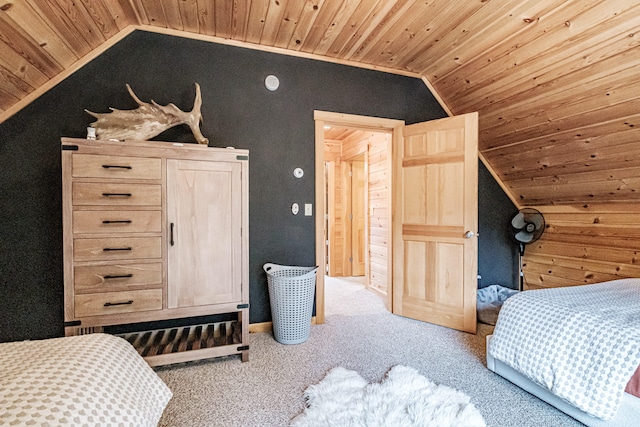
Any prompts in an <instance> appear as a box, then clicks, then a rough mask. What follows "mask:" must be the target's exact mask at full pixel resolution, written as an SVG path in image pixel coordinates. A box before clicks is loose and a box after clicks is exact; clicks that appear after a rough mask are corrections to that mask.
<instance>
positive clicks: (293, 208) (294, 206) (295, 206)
mask: <svg viewBox="0 0 640 427" xmlns="http://www.w3.org/2000/svg"><path fill="white" fill-rule="evenodd" d="M299 210H300V206H298V204H297V203H294V204H292V205H291V213H292V214H294V215H298V211H299Z"/></svg>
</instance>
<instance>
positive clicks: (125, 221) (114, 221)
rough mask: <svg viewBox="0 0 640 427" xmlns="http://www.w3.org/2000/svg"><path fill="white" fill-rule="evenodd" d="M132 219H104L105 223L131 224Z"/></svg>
mask: <svg viewBox="0 0 640 427" xmlns="http://www.w3.org/2000/svg"><path fill="white" fill-rule="evenodd" d="M131 222H132V221H131V220H130V219H120V220H109V219H106V220H104V221H102V223H103V224H131Z"/></svg>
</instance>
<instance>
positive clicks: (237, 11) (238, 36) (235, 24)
mask: <svg viewBox="0 0 640 427" xmlns="http://www.w3.org/2000/svg"><path fill="white" fill-rule="evenodd" d="M250 9H251V1H234V2H233V9H232V12H231V16H232V18H231V38H232V39H235V40H245V39H246V37H247V29H248V28H249V10H250Z"/></svg>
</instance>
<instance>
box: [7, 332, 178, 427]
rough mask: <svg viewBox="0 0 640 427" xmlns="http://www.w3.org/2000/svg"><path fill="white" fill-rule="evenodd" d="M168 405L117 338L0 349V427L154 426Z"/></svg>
mask: <svg viewBox="0 0 640 427" xmlns="http://www.w3.org/2000/svg"><path fill="white" fill-rule="evenodd" d="M169 399H171V391H170V390H169V388H168V387H167V386H166V385H165V384H164V383H163V382H162V380H161V379H160V377H158V376H157V375H156V373H155V372H153V370H152V369H151V368H150V367H149V365H147V363H146V362H145V361H144V359H142V357H140V355H138V353H137V352H136V350H135V349H134V348H133V347H132V346H131V345H130V344H129V343H128V342H126V341H125V340H123V339H122V338H117V337H114V336H112V335H107V334H90V335H81V336H77V337H67V338H53V339H48V340H40V341H22V342H10V343H4V344H0V425H37V426H59V425H73V426H82V425H90V426H135V427H142V426H155V425H157V423H158V421H159V420H160V416H161V415H162V412H163V410H164V408H165V406H166V405H167V403H168V402H169Z"/></svg>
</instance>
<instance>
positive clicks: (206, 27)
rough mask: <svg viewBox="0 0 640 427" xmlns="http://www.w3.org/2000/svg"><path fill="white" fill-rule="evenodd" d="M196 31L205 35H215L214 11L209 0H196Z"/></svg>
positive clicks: (213, 6) (212, 4)
mask: <svg viewBox="0 0 640 427" xmlns="http://www.w3.org/2000/svg"><path fill="white" fill-rule="evenodd" d="M197 7H198V33H199V34H203V35H205V36H215V35H216V11H215V5H214V3H213V1H211V0H197Z"/></svg>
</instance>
